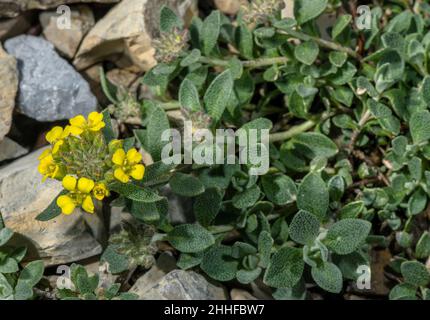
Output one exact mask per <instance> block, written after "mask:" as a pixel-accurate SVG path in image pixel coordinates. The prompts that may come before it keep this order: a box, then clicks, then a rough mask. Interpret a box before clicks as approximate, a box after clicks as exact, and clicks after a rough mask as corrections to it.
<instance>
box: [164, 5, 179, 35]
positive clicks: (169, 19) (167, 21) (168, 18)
mask: <svg viewBox="0 0 430 320" xmlns="http://www.w3.org/2000/svg"><path fill="white" fill-rule="evenodd" d="M173 28H182V21H181V19H179V18H178V16H177V15H176V14H175V13H174V12H173V11H172V9H170V8H169V7H167V6H163V7H162V8H161V11H160V31H161V32H171V31H172V30H173Z"/></svg>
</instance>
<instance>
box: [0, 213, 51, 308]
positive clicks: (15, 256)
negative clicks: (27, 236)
mask: <svg viewBox="0 0 430 320" xmlns="http://www.w3.org/2000/svg"><path fill="white" fill-rule="evenodd" d="M13 235H14V233H13V231H12V230H10V229H8V228H5V227H4V226H3V222H2V220H1V216H0V300H30V299H34V298H35V297H36V295H35V293H34V290H33V288H34V287H35V286H36V285H37V284H38V283H39V281H40V280H41V279H42V276H43V271H44V265H43V261H40V260H37V261H32V262H30V263H28V264H26V265H25V266H24V267H22V266H21V265H20V263H21V261H22V259H24V257H25V254H26V252H27V248H25V247H15V246H12V245H9V243H10V240H11V238H12V237H13Z"/></svg>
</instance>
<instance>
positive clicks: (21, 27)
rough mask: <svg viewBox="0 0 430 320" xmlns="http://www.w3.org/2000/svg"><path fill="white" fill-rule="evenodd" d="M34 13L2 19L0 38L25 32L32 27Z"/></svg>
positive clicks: (0, 21) (0, 22)
mask: <svg viewBox="0 0 430 320" xmlns="http://www.w3.org/2000/svg"><path fill="white" fill-rule="evenodd" d="M32 20H33V14H32V13H31V12H28V13H25V14H21V15H19V16H17V17H15V18H11V19H1V20H0V40H4V39H8V38H11V37H14V36H17V35H19V34H22V33H25V32H26V31H27V30H28V29H30V27H31V23H32Z"/></svg>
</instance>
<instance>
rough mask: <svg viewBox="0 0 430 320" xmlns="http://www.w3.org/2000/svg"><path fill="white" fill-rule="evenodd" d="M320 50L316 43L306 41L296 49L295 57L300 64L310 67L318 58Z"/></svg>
mask: <svg viewBox="0 0 430 320" xmlns="http://www.w3.org/2000/svg"><path fill="white" fill-rule="evenodd" d="M319 50H320V49H319V47H318V45H317V44H316V43H315V41H312V40H311V41H306V42H303V43H301V44H299V45H298V46H296V47H295V48H294V57H296V59H297V60H299V61H300V62H302V63H304V64H306V65H309V66H310V65H311V64H313V63H314V62H315V60H316V58H317V57H318V53H319Z"/></svg>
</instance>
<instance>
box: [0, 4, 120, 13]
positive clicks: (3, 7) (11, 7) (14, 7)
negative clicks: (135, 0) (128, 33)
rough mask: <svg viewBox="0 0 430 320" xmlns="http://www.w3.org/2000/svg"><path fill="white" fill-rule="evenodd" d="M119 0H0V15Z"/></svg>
mask: <svg viewBox="0 0 430 320" xmlns="http://www.w3.org/2000/svg"><path fill="white" fill-rule="evenodd" d="M119 1H120V0H0V17H16V16H17V15H18V14H19V13H20V12H22V11H27V10H32V9H51V8H56V7H58V6H60V5H62V4H66V5H68V4H74V3H91V2H98V3H115V2H119Z"/></svg>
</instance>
